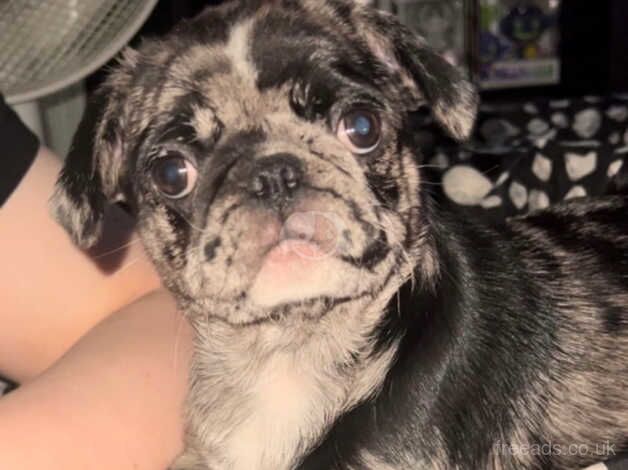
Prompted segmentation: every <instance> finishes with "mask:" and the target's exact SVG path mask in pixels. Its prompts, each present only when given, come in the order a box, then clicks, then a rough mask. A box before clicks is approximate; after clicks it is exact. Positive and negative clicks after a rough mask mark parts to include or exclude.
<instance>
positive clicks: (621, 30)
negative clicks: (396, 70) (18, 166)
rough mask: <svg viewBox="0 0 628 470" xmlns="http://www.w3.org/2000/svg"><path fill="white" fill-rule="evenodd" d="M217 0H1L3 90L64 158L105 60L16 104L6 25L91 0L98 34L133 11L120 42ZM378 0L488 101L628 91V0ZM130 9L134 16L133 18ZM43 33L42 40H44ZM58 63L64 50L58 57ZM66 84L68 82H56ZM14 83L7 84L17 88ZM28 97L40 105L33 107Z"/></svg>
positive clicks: (74, 11)
mask: <svg viewBox="0 0 628 470" xmlns="http://www.w3.org/2000/svg"><path fill="white" fill-rule="evenodd" d="M217 3H220V1H219V0H159V1H156V0H153V1H148V2H141V1H138V0H135V1H133V0H124V1H115V0H0V89H2V90H3V92H4V93H5V95H8V98H9V103H12V104H13V105H14V106H16V107H18V108H20V110H21V111H22V109H23V108H25V109H26V111H23V112H22V114H24V112H25V113H26V114H27V115H26V116H24V118H25V119H26V120H27V121H28V122H29V124H31V127H34V128H35V130H36V131H37V133H38V134H39V135H40V137H41V138H42V139H43V140H44V141H45V142H46V143H47V144H48V145H50V146H51V147H52V148H53V149H54V150H56V151H57V152H58V153H59V154H62V155H63V154H65V153H66V150H67V147H68V145H69V142H70V138H71V134H72V132H73V130H74V128H75V126H76V123H77V122H78V120H79V118H80V115H81V113H82V111H83V107H84V101H85V90H87V92H89V91H90V90H92V89H93V88H94V87H96V86H97V85H98V83H99V82H100V80H101V79H102V76H103V67H102V65H103V64H96V65H98V67H97V69H96V70H94V71H90V73H89V74H88V75H87V77H86V78H85V79H84V80H81V81H79V82H78V83H76V84H72V83H67V86H63V87H62V89H61V90H53V91H54V92H52V93H49V92H46V90H44V93H43V94H42V96H39V97H37V99H36V100H34V99H31V98H32V96H31V97H29V96H25V95H24V93H21V95H22V96H20V97H18V98H19V99H18V100H17V101H16V99H15V98H16V95H17V94H18V93H17V92H13V93H12V90H11V86H8V85H7V80H8V77H10V76H11V75H12V76H13V81H14V82H15V81H20V82H21V85H22V88H24V86H26V87H28V86H30V84H29V83H28V80H29V79H30V78H32V77H20V76H19V73H22V74H24V71H19V73H18V74H17V75H16V72H15V70H14V69H15V64H13V65H12V64H11V63H10V62H11V61H10V60H8V57H9V55H11V54H12V53H13V52H14V51H13V50H12V49H11V47H13V49H15V45H14V44H9V41H10V39H11V38H14V39H15V38H16V36H15V34H13V35H12V36H8V33H7V32H8V29H7V28H8V25H9V23H11V24H12V25H13V27H14V28H16V29H18V30H21V31H22V32H24V31H25V28H26V29H28V28H27V25H26V24H25V25H21V26H20V25H19V24H17V23H19V21H16V20H18V19H19V20H21V21H27V20H24V18H23V17H24V15H25V13H24V11H25V12H26V13H27V14H30V15H31V16H36V15H33V12H37V14H39V15H40V18H39V20H40V21H41V20H43V18H41V15H42V14H43V13H42V12H43V11H44V10H45V11H47V12H48V13H47V14H48V16H49V17H50V18H57V20H58V18H59V17H61V18H65V17H64V15H65V16H68V15H70V16H71V15H75V16H80V17H85V16H88V15H92V16H94V15H95V14H96V13H94V12H97V10H95V9H93V10H89V11H88V10H85V5H89V4H94V5H97V6H98V8H99V9H100V10H99V11H100V13H99V14H101V17H98V18H97V19H98V21H99V22H98V23H96V24H95V26H90V27H89V28H90V29H89V31H90V34H91V31H93V30H94V28H100V30H101V31H102V30H103V28H106V27H110V26H111V25H110V24H105V25H104V26H103V23H107V21H109V22H111V21H112V18H113V17H114V16H115V15H121V13H120V11H129V12H131V13H126V14H127V15H129V18H130V19H129V20H128V21H129V22H133V21H135V23H136V24H135V25H134V28H133V31H132V33H133V34H132V35H129V34H128V32H127V33H126V36H125V37H124V39H125V40H126V41H130V42H131V43H135V42H137V40H138V37H140V36H145V35H158V34H162V33H165V32H167V31H168V30H169V29H170V28H171V27H172V26H173V24H175V23H176V22H177V21H179V20H180V19H182V18H186V17H191V16H194V15H196V14H197V13H198V12H199V11H200V10H202V9H203V8H204V7H205V6H207V5H211V4H217ZM374 3H375V5H376V6H377V7H378V8H381V9H384V10H387V11H390V12H392V13H394V14H396V15H398V16H399V18H400V19H401V21H402V22H403V23H405V24H407V25H408V26H410V27H411V28H413V29H415V30H416V31H417V32H419V33H420V34H422V35H423V36H425V37H427V39H428V41H429V42H430V44H432V46H433V47H435V48H436V49H438V50H439V51H440V52H442V53H443V54H444V55H445V56H446V57H447V58H448V59H449V60H450V61H451V62H453V63H455V64H458V65H460V66H461V67H464V68H465V69H466V71H467V73H468V74H469V76H470V77H471V78H472V79H473V80H474V81H475V82H476V83H477V84H478V86H479V87H480V89H481V90H482V92H483V98H484V100H485V102H490V101H491V100H520V99H534V98H535V97H565V96H578V95H591V94H597V95H608V94H610V93H615V92H621V91H626V90H628V28H627V27H626V25H628V1H626V0H595V1H592V0H375V1H374ZM123 8H125V9H126V10H123ZM133 8H134V9H135V10H138V11H139V12H140V14H137V12H136V11H135V10H133ZM81 9H83V11H82V10H81ZM116 9H118V10H119V11H115V10H116ZM19 10H23V11H22V12H20V11H19ZM140 10H141V11H140ZM132 14H136V16H138V17H139V18H131V16H132ZM105 15H107V16H105ZM36 19H37V18H36ZM3 20H4V24H3ZM31 21H33V18H31ZM47 21H48V22H47V23H45V24H47V25H50V20H47ZM65 25H66V23H63V24H58V23H57V24H55V28H54V29H53V30H52V31H53V33H54V34H55V35H56V37H61V39H63V41H64V42H66V43H67V42H68V41H78V40H79V38H72V37H70V38H68V37H65V38H64V37H63V33H64V27H65ZM140 25H141V27H140ZM18 26H19V28H18ZM30 27H31V28H32V32H31V33H29V39H30V40H32V41H36V39H37V27H34V26H32V25H31V26H30ZM85 27H87V26H85ZM3 28H4V30H5V34H4V36H3V35H2V32H1V30H2V29H3ZM20 28H21V29H20ZM39 28H42V26H40V27H39ZM138 28H139V29H138ZM68 31H69V30H68ZM74 31H75V32H76V31H78V30H76V29H75V30H74ZM127 31H128V28H127ZM70 32H71V31H70ZM117 33H118V36H117V37H118V38H119V37H120V32H119V31H117ZM40 36H41V35H40ZM122 36H124V34H122ZM7 38H8V39H7ZM114 39H115V36H111V37H110V38H105V39H102V38H100V39H99V40H100V41H101V44H102V43H103V42H107V41H109V43H108V45H109V46H110V47H109V48H108V51H110V52H111V53H112V54H113V53H115V51H114V50H113V49H114V48H116V49H119V46H120V44H116V41H115V40H114ZM39 40H40V42H41V40H42V38H41V37H40V38H39ZM48 42H49V40H48ZM79 42H80V41H79ZM83 42H84V41H83ZM118 42H119V41H118ZM20 45H21V46H22V48H23V49H27V48H28V47H31V49H32V48H33V47H34V48H35V49H36V45H33V46H29V44H27V43H25V42H24V39H23V38H22V39H21V43H20ZM66 53H67V51H66ZM3 56H4V59H5V60H3ZM54 60H61V57H59V56H58V55H57V56H55V58H54ZM23 63H24V61H22V64H23ZM11 67H13V70H11ZM66 69H69V67H66ZM81 78H82V77H81ZM64 81H65V82H69V81H72V80H71V78H69V79H68V78H65V80H60V82H64ZM14 82H12V83H11V84H12V85H13V87H14V88H15V83H14ZM58 82H59V80H58ZM62 84H63V85H65V83H62ZM19 91H20V92H22V91H23V90H19ZM12 95H13V100H12ZM24 98H28V99H24ZM33 104H36V107H34V108H33Z"/></svg>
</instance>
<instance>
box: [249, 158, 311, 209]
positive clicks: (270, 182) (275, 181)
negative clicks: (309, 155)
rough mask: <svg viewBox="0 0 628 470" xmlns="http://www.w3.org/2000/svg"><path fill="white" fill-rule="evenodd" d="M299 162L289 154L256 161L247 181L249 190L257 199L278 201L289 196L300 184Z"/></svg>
mask: <svg viewBox="0 0 628 470" xmlns="http://www.w3.org/2000/svg"><path fill="white" fill-rule="evenodd" d="M302 178H303V170H302V166H301V162H300V161H299V159H297V158H296V157H295V156H293V155H290V154H277V155H272V156H269V157H264V158H261V159H260V160H259V161H257V163H256V165H255V167H254V169H253V171H252V173H251V180H250V182H249V189H250V192H251V193H252V194H253V195H254V196H255V197H257V198H259V199H267V200H270V201H273V202H280V201H283V200H285V199H288V198H290V197H291V196H292V195H293V193H294V192H295V191H296V190H297V189H298V188H299V186H300V185H301V180H302Z"/></svg>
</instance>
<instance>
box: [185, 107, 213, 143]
mask: <svg viewBox="0 0 628 470" xmlns="http://www.w3.org/2000/svg"><path fill="white" fill-rule="evenodd" d="M190 123H191V124H192V126H193V127H194V129H196V135H197V136H198V138H199V139H200V140H212V139H213V138H214V137H215V135H216V132H217V130H218V128H219V127H220V126H219V123H218V121H217V120H216V114H215V113H214V111H213V110H212V109H211V108H205V107H201V106H196V105H193V106H192V119H191V120H190Z"/></svg>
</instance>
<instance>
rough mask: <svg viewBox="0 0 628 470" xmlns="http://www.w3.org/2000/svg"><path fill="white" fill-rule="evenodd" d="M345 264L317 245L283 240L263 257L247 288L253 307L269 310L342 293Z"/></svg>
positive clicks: (301, 241)
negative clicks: (249, 286)
mask: <svg viewBox="0 0 628 470" xmlns="http://www.w3.org/2000/svg"><path fill="white" fill-rule="evenodd" d="M346 270H347V266H346V265H345V264H344V263H343V261H341V260H340V259H338V258H337V257H336V256H334V253H332V252H328V251H326V250H325V249H324V248H323V247H322V246H321V245H319V244H316V243H312V242H309V241H303V240H283V241H282V242H280V243H279V244H278V245H276V246H275V247H273V248H272V249H271V250H270V251H269V252H268V253H267V254H266V255H265V257H264V259H263V260H262V263H261V267H260V269H259V271H258V273H257V275H256V276H255V279H254V280H253V283H252V285H251V288H250V290H249V295H248V297H249V301H250V302H251V303H252V304H253V305H254V306H256V307H259V308H262V309H272V308H275V307H279V306H282V305H287V304H297V303H303V302H306V301H308V300H311V299H315V298H323V297H326V298H333V297H337V296H339V295H341V294H342V290H343V279H345V282H346Z"/></svg>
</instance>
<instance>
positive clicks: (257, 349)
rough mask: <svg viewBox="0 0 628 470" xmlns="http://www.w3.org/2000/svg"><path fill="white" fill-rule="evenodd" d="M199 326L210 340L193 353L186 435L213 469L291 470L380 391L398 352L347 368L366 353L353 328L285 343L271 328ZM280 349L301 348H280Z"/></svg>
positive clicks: (282, 331)
mask: <svg viewBox="0 0 628 470" xmlns="http://www.w3.org/2000/svg"><path fill="white" fill-rule="evenodd" d="M354 311H356V312H359V310H354ZM367 317H368V316H367ZM196 327H197V330H198V329H199V328H202V330H203V331H206V332H208V333H207V335H208V336H209V335H211V338H209V337H206V338H204V339H203V341H200V342H199V345H198V346H200V347H197V350H196V355H195V359H194V365H193V368H194V371H195V372H194V373H193V377H194V381H193V383H192V386H191V392H190V400H189V406H190V410H189V420H190V427H189V430H190V432H193V434H194V436H193V437H194V439H193V441H195V442H197V443H199V444H201V446H202V449H198V451H200V452H199V453H200V455H201V456H202V459H203V461H204V462H203V464H204V465H206V466H207V467H208V468H212V469H216V470H219V469H223V468H224V469H227V468H228V469H235V470H239V469H242V470H250V469H253V468H255V469H262V470H264V469H268V470H277V469H280V468H293V467H294V466H295V465H296V464H297V463H298V460H299V459H300V458H301V457H302V456H303V455H304V454H306V453H307V451H308V450H309V449H310V448H311V447H312V446H314V445H315V444H316V443H317V442H318V441H319V439H320V437H321V435H322V434H323V433H324V432H325V431H326V430H327V429H328V428H329V426H330V425H331V424H332V423H333V421H334V420H335V419H336V418H337V417H338V416H339V415H340V414H341V413H342V412H344V411H345V410H347V409H348V408H350V407H352V406H353V405H354V404H355V403H357V402H358V401H360V400H362V399H364V397H365V396H368V395H369V394H371V393H373V392H374V391H375V390H377V387H378V386H379V385H380V384H381V381H382V380H383V374H382V371H383V370H385V369H386V368H388V367H389V365H390V362H391V361H392V360H393V357H394V352H395V348H394V347H393V348H390V349H389V350H387V351H386V352H385V353H384V354H382V355H381V356H380V357H378V358H376V359H374V360H373V361H370V362H369V364H368V366H367V367H352V366H351V363H352V361H355V358H353V359H351V357H350V356H351V352H352V351H353V352H355V351H360V350H365V351H368V347H369V345H368V340H367V339H365V336H364V335H362V333H361V331H360V329H358V328H354V334H351V333H349V331H350V330H351V329H352V328H350V327H348V328H347V332H338V331H336V334H338V335H340V336H342V338H338V337H335V338H331V339H330V338H329V337H327V336H326V335H320V334H319V332H318V331H311V332H310V334H309V335H307V334H306V335H303V333H302V332H298V336H299V337H298V338H296V337H292V338H290V337H289V336H290V332H286V330H285V329H283V328H281V329H279V328H276V327H273V326H267V327H262V328H261V330H264V331H263V332H262V333H260V328H259V327H258V328H255V331H251V332H246V331H242V330H239V329H235V330H234V329H232V328H231V327H227V326H225V325H222V324H221V325H216V324H215V323H213V324H212V325H211V326H208V325H206V324H205V325H203V326H202V327H199V326H198V325H197V326H196ZM296 331H298V330H296ZM209 332H211V333H209ZM295 335H297V333H295ZM279 336H283V338H282V339H281V340H280V339H279ZM306 336H309V338H307V339H306ZM347 341H348V344H350V345H352V346H353V347H350V348H349V349H347V348H346V344H347V343H346V342H347ZM283 342H290V343H297V344H300V345H301V346H300V347H292V348H279V349H278V348H277V347H276V345H277V344H281V343H283ZM340 345H343V346H342V347H341V346H340Z"/></svg>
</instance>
